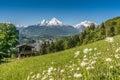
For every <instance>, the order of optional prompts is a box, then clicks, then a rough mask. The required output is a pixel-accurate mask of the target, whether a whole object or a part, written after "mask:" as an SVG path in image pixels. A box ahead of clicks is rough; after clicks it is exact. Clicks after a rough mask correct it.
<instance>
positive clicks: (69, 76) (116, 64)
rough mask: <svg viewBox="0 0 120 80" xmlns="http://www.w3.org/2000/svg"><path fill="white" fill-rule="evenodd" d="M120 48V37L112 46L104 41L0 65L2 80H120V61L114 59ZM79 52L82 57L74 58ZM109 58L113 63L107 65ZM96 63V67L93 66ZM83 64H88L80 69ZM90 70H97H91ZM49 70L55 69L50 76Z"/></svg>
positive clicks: (0, 78)
mask: <svg viewBox="0 0 120 80" xmlns="http://www.w3.org/2000/svg"><path fill="white" fill-rule="evenodd" d="M118 47H120V36H116V37H115V39H114V42H113V43H107V42H105V41H104V40H102V41H98V42H95V43H92V44H88V45H84V46H80V47H76V48H72V49H69V50H65V51H61V52H57V53H54V54H48V55H43V56H37V57H30V58H26V59H22V60H16V61H14V62H10V63H7V64H2V65H0V80H27V78H34V79H35V78H38V79H35V80H42V78H43V77H45V76H46V77H47V78H46V79H45V80H49V79H50V78H52V79H53V80H54V78H55V79H58V78H61V80H64V79H65V80H79V79H78V78H81V79H83V80H85V79H88V80H92V79H93V80H103V79H106V80H109V79H111V80H117V79H119V78H120V76H119V75H120V58H118V59H117V58H115V57H114V55H115V54H119V52H118V53H115V50H116V49H117V48H118ZM85 48H91V49H94V48H97V50H92V51H89V52H88V53H87V54H84V53H83V50H84V49H85ZM107 48H109V50H107ZM76 51H80V55H78V56H77V58H74V56H75V54H74V53H75V52H76ZM99 53H100V54H99ZM85 55H86V56H87V57H85ZM95 58H96V59H95ZM106 58H111V59H112V61H111V62H106V61H105V60H106ZM85 59H86V60H85ZM94 61H95V63H94V64H91V62H94ZM82 62H86V63H88V64H86V65H85V66H81V63H82ZM90 64H91V65H90ZM90 66H92V67H94V68H91V69H89V68H90ZM110 66H111V68H110ZM50 67H53V68H54V70H53V69H52V71H51V73H50V74H49V73H48V70H49V68H50ZM112 67H113V68H112ZM61 70H62V71H61ZM75 73H76V74H82V77H80V76H79V75H78V76H77V77H78V78H77V77H76V78H75V76H74V74H75ZM37 75H38V76H37ZM63 78H64V79H63Z"/></svg>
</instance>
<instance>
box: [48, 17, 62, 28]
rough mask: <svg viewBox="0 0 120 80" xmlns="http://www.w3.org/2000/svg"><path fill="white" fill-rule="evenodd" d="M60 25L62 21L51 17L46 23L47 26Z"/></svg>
mask: <svg viewBox="0 0 120 80" xmlns="http://www.w3.org/2000/svg"><path fill="white" fill-rule="evenodd" d="M62 25H63V23H62V22H61V21H59V20H58V19H56V18H52V19H51V20H50V21H49V23H48V26H62Z"/></svg>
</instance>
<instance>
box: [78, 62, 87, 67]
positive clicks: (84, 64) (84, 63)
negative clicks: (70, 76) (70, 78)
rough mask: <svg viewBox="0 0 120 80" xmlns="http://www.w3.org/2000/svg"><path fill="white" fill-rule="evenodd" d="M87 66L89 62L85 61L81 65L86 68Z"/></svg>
mask: <svg viewBox="0 0 120 80" xmlns="http://www.w3.org/2000/svg"><path fill="white" fill-rule="evenodd" d="M87 64H88V63H87V62H84V61H83V62H81V64H80V65H81V66H82V67H84V66H86V65H87Z"/></svg>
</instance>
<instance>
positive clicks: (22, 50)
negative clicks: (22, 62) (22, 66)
mask: <svg viewBox="0 0 120 80" xmlns="http://www.w3.org/2000/svg"><path fill="white" fill-rule="evenodd" d="M17 48H18V52H19V55H18V57H19V58H20V57H27V56H33V55H35V54H34V53H33V50H34V47H33V46H31V45H28V44H21V45H18V46H17Z"/></svg>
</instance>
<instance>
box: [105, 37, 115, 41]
mask: <svg viewBox="0 0 120 80" xmlns="http://www.w3.org/2000/svg"><path fill="white" fill-rule="evenodd" d="M105 41H107V42H113V37H107V38H106V39H105Z"/></svg>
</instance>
